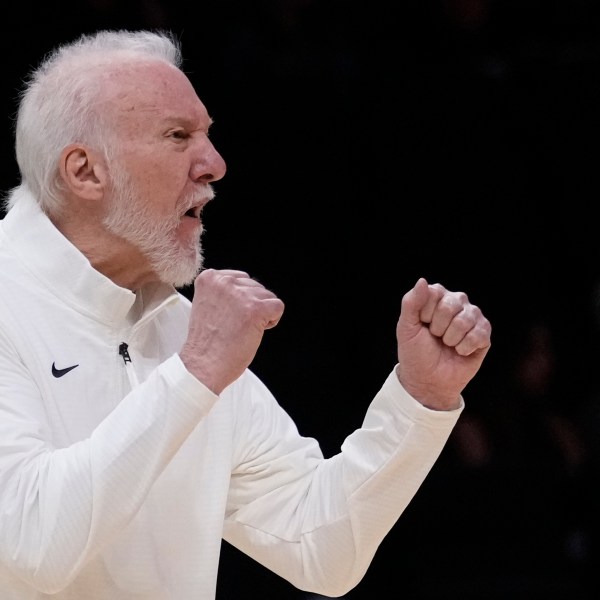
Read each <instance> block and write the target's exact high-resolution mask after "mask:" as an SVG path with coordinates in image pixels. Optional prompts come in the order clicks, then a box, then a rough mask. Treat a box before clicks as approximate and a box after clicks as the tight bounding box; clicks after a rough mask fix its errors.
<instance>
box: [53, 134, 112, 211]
mask: <svg viewBox="0 0 600 600" xmlns="http://www.w3.org/2000/svg"><path fill="white" fill-rule="evenodd" d="M60 175H61V177H62V179H63V181H64V183H65V185H66V187H67V188H68V189H69V190H70V191H71V192H72V193H73V194H75V195H76V196H78V197H80V198H84V199H86V200H97V199H99V198H101V197H102V196H103V194H104V189H105V187H106V183H107V177H106V167H105V164H104V160H103V159H102V158H101V157H100V155H99V154H98V153H97V152H95V151H93V150H91V149H90V148H88V147H87V146H83V145H81V144H70V145H69V146H67V147H66V148H65V149H64V150H63V151H62V153H61V155H60Z"/></svg>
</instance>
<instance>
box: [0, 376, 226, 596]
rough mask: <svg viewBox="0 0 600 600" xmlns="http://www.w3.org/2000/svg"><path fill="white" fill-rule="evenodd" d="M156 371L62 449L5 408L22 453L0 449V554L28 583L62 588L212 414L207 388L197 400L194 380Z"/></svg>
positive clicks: (5, 447) (7, 425)
mask: <svg viewBox="0 0 600 600" xmlns="http://www.w3.org/2000/svg"><path fill="white" fill-rule="evenodd" d="M163 367H164V365H163ZM163 367H160V368H159V369H158V370H157V371H155V372H154V373H153V374H152V375H151V377H150V378H149V379H148V380H147V381H146V382H145V383H144V384H142V385H141V386H140V387H139V388H137V389H136V390H134V391H133V392H132V393H131V394H130V395H129V396H128V397H127V398H125V399H124V400H123V401H122V402H121V404H120V405H119V406H118V407H117V408H116V409H115V410H114V411H113V412H112V413H111V414H110V415H109V416H108V417H107V418H106V419H105V420H104V421H103V422H102V423H101V424H100V425H99V426H98V427H97V428H96V429H95V430H94V431H93V433H92V434H91V436H90V437H89V438H88V439H85V440H82V441H80V442H77V443H75V444H73V445H71V446H69V447H66V448H61V449H54V448H52V447H51V446H50V445H49V444H48V443H47V442H45V441H43V440H42V439H34V434H33V433H32V431H33V430H32V429H30V430H29V431H28V432H27V433H25V429H23V427H24V424H23V417H24V415H21V416H20V418H19V419H16V420H15V419H13V421H12V422H11V413H10V412H9V411H8V410H5V411H3V412H4V415H3V416H5V417H6V420H5V424H4V426H3V429H4V428H6V431H9V430H10V429H13V431H14V428H15V427H17V428H19V427H20V428H21V431H22V432H23V435H21V436H18V437H20V439H21V442H20V444H21V446H20V448H19V451H15V450H17V447H16V445H15V444H12V446H11V445H10V444H8V445H6V444H3V445H2V446H1V448H0V452H1V455H0V473H2V475H1V476H0V490H1V491H0V527H1V531H2V533H3V535H2V540H1V541H0V551H1V555H2V556H1V557H2V562H3V563H4V564H6V565H7V566H9V568H11V569H12V570H13V571H14V572H15V573H16V574H18V575H19V576H20V577H21V578H23V579H25V580H28V581H30V582H31V584H32V585H33V586H34V587H37V588H39V589H41V590H43V591H46V592H48V593H52V592H53V591H56V590H58V589H61V588H62V587H64V586H65V585H66V584H67V583H68V582H69V580H70V579H72V578H73V577H74V576H75V575H76V573H77V572H78V570H79V569H80V568H81V566H82V565H83V564H85V562H86V560H87V559H88V558H89V557H90V556H91V555H94V554H95V553H96V552H97V551H98V550H99V549H100V548H101V547H102V546H103V544H104V543H106V541H107V540H109V539H110V538H111V536H112V535H114V533H115V532H116V531H119V530H120V529H121V528H122V527H123V526H124V525H125V524H126V523H128V522H129V520H130V519H131V518H132V517H133V516H134V515H135V513H136V511H137V510H138V508H139V506H140V504H141V503H142V501H143V499H144V498H145V496H146V494H147V493H148V490H149V489H150V487H151V486H152V484H153V482H154V481H155V480H156V478H157V477H158V475H159V474H160V473H161V471H162V470H163V469H164V467H165V465H166V464H167V463H168V462H169V460H170V459H171V458H172V456H173V454H174V453H175V452H176V451H177V449H178V448H179V447H180V446H181V444H182V443H183V441H184V440H185V439H186V438H187V436H188V435H189V433H190V432H191V430H192V429H193V428H194V426H195V425H196V424H197V423H198V422H199V420H200V419H201V418H202V417H203V415H204V414H206V413H207V412H208V410H210V408H211V406H212V404H213V403H214V401H215V399H216V397H215V396H214V395H213V394H211V393H210V392H208V390H206V394H205V395H204V396H203V397H199V395H198V393H197V392H198V389H197V387H192V386H190V383H193V382H192V381H191V380H190V381H185V377H184V380H180V381H173V380H172V379H171V377H172V376H173V375H172V374H173V372H175V373H176V372H177V369H175V371H173V370H170V371H169V370H167V369H165V368H163ZM192 392H196V393H192ZM32 418H33V417H32ZM17 430H18V429H17ZM11 436H13V439H16V438H17V436H16V435H15V434H14V433H13V434H11ZM26 436H28V437H29V442H28V444H29V447H28V448H27V447H26V444H25V442H23V440H24V439H26ZM4 439H11V437H8V438H4Z"/></svg>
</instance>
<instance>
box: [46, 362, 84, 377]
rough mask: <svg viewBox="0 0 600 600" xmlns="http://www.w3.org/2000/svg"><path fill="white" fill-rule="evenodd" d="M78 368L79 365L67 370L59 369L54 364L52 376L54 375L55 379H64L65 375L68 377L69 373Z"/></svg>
mask: <svg viewBox="0 0 600 600" xmlns="http://www.w3.org/2000/svg"><path fill="white" fill-rule="evenodd" d="M78 366H79V365H73V366H72V367H66V368H65V369H57V368H56V365H55V364H54V363H52V375H54V377H62V376H63V375H66V374H67V373H68V372H69V371H72V370H73V369H74V368H75V367H78Z"/></svg>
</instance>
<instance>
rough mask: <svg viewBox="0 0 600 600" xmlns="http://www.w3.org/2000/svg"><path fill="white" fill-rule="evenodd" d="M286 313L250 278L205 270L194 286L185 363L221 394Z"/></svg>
mask: <svg viewBox="0 0 600 600" xmlns="http://www.w3.org/2000/svg"><path fill="white" fill-rule="evenodd" d="M283 309H284V304H283V302H282V301H281V300H280V299H279V298H277V296H276V295H275V294H273V292H271V291H269V290H267V289H266V288H265V287H264V286H263V285H261V284H260V283H258V282H257V281H256V280H254V279H252V278H251V277H250V276H249V275H248V274H247V273H244V272H243V271H234V270H229V269H224V270H215V269H206V270H204V271H202V272H201V273H200V274H199V275H198V276H197V277H196V280H195V282H194V298H193V300H192V313H191V316H190V324H189V329H188V336H187V339H186V342H185V344H184V346H183V348H182V350H181V352H180V356H181V360H182V361H183V363H184V364H185V366H186V368H187V369H188V370H189V371H190V372H191V373H192V374H193V375H195V376H196V377H197V378H198V379H199V380H200V381H202V383H204V385H206V386H207V387H208V388H209V389H210V390H212V391H213V392H214V393H215V394H220V393H221V392H222V391H223V389H224V388H225V387H227V386H228V385H229V384H231V383H233V381H235V380H236V379H237V378H238V377H239V376H240V375H241V374H242V373H243V371H244V369H246V368H247V367H248V366H249V365H250V363H251V362H252V360H253V359H254V356H255V355H256V351H257V350H258V347H259V346H260V343H261V341H262V337H263V334H264V331H265V330H266V329H271V328H272V327H275V325H277V323H278V322H279V319H281V315H282V314H283Z"/></svg>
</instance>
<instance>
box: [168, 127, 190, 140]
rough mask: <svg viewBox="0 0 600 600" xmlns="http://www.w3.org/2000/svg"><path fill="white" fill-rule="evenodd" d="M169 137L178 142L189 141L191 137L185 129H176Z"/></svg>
mask: <svg viewBox="0 0 600 600" xmlns="http://www.w3.org/2000/svg"><path fill="white" fill-rule="evenodd" d="M169 135H170V136H171V137H172V138H173V139H176V140H187V139H188V138H189V137H190V135H189V133H187V131H185V130H183V129H175V130H174V131H171V133H170V134H169Z"/></svg>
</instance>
